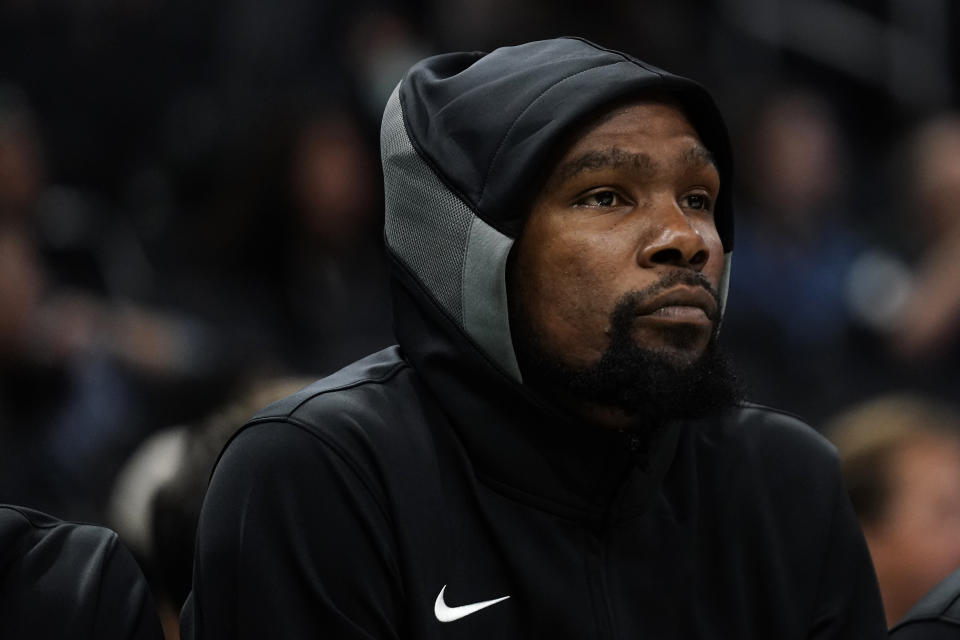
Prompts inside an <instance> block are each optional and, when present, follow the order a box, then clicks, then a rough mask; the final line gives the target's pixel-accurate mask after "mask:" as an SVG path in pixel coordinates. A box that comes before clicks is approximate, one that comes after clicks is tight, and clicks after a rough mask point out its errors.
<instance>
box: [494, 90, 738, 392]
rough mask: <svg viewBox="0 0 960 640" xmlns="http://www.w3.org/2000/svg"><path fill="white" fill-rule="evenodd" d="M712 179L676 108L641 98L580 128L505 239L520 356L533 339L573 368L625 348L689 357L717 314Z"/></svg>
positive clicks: (675, 360) (705, 339)
mask: <svg viewBox="0 0 960 640" xmlns="http://www.w3.org/2000/svg"><path fill="white" fill-rule="evenodd" d="M719 189H720V177H719V174H718V172H717V169H716V167H715V165H714V163H713V161H712V158H711V155H710V153H709V151H708V150H707V149H706V148H705V147H704V146H703V144H702V143H701V141H700V139H699V138H698V136H697V134H696V132H695V131H694V129H693V127H692V126H691V124H690V123H689V122H688V121H687V119H686V118H685V117H684V115H683V113H682V112H681V111H679V110H678V109H676V108H675V107H672V106H670V105H667V104H663V103H658V102H642V103H638V104H634V105H632V106H628V107H623V108H620V109H618V110H616V111H615V112H613V114H612V115H611V116H609V117H607V118H606V119H604V120H602V121H601V122H599V123H598V124H595V125H593V126H592V127H590V128H588V130H587V131H586V132H585V133H584V134H583V135H582V136H581V137H579V138H578V139H577V140H576V141H575V142H574V143H573V144H572V146H570V148H569V149H567V151H566V152H565V153H564V155H563V157H562V158H561V159H560V161H559V162H558V163H557V165H556V166H555V167H554V168H553V170H552V172H551V174H550V176H549V178H548V180H547V182H546V184H545V186H544V188H543V189H542V190H541V192H540V193H539V195H538V196H537V198H536V200H535V201H534V203H533V206H532V209H531V212H530V214H529V217H528V218H527V220H526V224H525V227H524V229H523V232H522V234H521V237H520V239H519V241H518V243H517V246H516V247H515V251H514V255H513V258H512V259H513V262H512V264H511V268H510V276H509V277H510V282H509V284H510V297H511V307H512V308H511V321H512V322H513V323H514V333H515V341H516V342H518V344H517V349H518V357H520V358H521V360H522V359H523V358H524V357H525V354H524V353H523V352H524V350H526V349H528V348H529V347H530V345H528V344H525V343H526V342H531V341H532V342H534V343H536V344H535V346H534V347H533V348H534V349H535V350H538V351H540V352H542V353H543V354H545V355H546V357H547V358H549V359H552V360H555V361H557V362H558V363H559V366H563V367H570V368H572V369H575V370H584V369H585V368H590V367H595V366H597V365H598V363H600V362H601V360H603V359H604V358H605V354H610V355H611V356H615V355H616V354H611V350H615V351H618V352H622V351H624V350H631V349H640V350H642V351H643V353H645V354H653V356H654V357H656V358H657V359H658V361H660V362H663V363H666V365H667V366H671V367H674V368H677V369H679V370H683V369H684V368H689V367H691V366H693V365H694V364H695V363H696V362H697V361H698V359H700V358H701V357H702V356H703V355H704V353H705V351H707V348H708V345H710V344H711V343H712V339H713V337H714V336H715V332H716V328H717V325H718V322H719V318H720V312H719V299H718V296H717V293H716V291H717V289H718V287H719V283H720V278H721V274H722V272H723V247H722V244H721V242H720V237H719V234H718V233H717V228H716V225H715V224H714V203H715V202H716V200H717V195H718V193H719ZM516 316H518V317H516ZM518 338H519V339H518ZM620 343H626V344H620ZM521 366H522V367H523V362H521ZM616 367H617V368H621V369H622V368H623V367H622V366H621V365H616ZM538 368H540V367H539V365H528V367H527V369H529V371H524V377H525V379H526V378H527V377H528V374H534V375H536V373H537V372H536V371H534V369H538Z"/></svg>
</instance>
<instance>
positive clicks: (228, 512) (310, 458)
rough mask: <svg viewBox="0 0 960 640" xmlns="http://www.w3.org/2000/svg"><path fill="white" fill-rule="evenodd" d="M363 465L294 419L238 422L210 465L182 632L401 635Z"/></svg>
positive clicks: (380, 515) (377, 503)
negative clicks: (241, 425)
mask: <svg viewBox="0 0 960 640" xmlns="http://www.w3.org/2000/svg"><path fill="white" fill-rule="evenodd" d="M378 491H379V490H378V487H377V480H376V477H375V475H374V474H373V473H372V472H371V470H370V469H368V468H364V466H363V465H362V464H359V463H358V462H357V461H356V460H355V459H353V458H352V457H350V456H348V455H346V453H345V452H344V451H343V449H342V448H339V447H337V446H336V443H334V442H333V441H332V440H330V439H329V438H325V437H324V435H323V434H321V433H317V432H316V431H315V430H308V429H306V428H303V427H301V426H300V425H298V424H295V423H293V422H282V421H273V422H266V423H260V424H254V425H251V426H248V427H246V429H244V430H243V431H241V432H240V433H239V435H237V436H236V437H235V438H234V440H233V441H232V442H231V443H230V444H229V445H228V446H227V448H226V449H225V451H224V453H223V455H222V456H221V459H220V461H219V462H218V464H217V467H216V470H215V471H214V474H213V476H212V479H211V482H210V486H209V490H208V493H207V496H206V498H205V501H204V506H203V510H202V512H201V517H200V523H199V528H198V537H197V549H196V556H195V559H194V583H193V593H192V594H191V597H190V599H189V600H188V602H187V604H186V605H185V607H184V610H183V612H182V615H181V626H182V631H183V634H184V638H185V639H187V640H189V639H190V638H198V639H204V640H208V639H220V638H222V639H227V638H230V639H242V638H251V639H252V638H257V639H258V640H259V639H260V638H345V639H346V638H350V639H354V638H355V639H360V638H363V639H369V640H372V639H377V640H380V639H383V640H386V639H390V638H399V637H401V636H402V633H401V630H400V627H401V625H402V620H400V611H401V610H402V608H401V604H400V603H401V599H402V592H401V589H402V588H401V586H400V580H399V577H398V576H399V570H398V566H397V562H398V560H397V558H396V552H395V545H394V543H393V533H392V527H391V525H390V518H389V514H388V513H386V511H385V510H384V509H383V507H382V504H384V501H383V500H382V498H381V497H379V496H378V495H377V494H378Z"/></svg>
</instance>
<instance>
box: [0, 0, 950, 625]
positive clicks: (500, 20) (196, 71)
mask: <svg viewBox="0 0 960 640" xmlns="http://www.w3.org/2000/svg"><path fill="white" fill-rule="evenodd" d="M556 35H581V36H584V37H587V38H589V39H592V40H595V41H597V42H599V43H601V44H604V45H606V46H609V47H613V48H617V49H622V50H625V51H627V52H629V53H631V54H634V55H636V56H638V57H640V58H642V59H644V60H647V61H649V62H652V63H653V64H656V65H658V66H662V67H664V68H667V69H669V70H671V71H674V72H676V73H680V74H683V75H688V76H691V77H693V78H695V79H697V80H699V81H700V82H701V83H702V84H704V85H706V86H707V87H708V88H709V89H710V90H711V91H712V92H713V93H714V95H715V97H716V99H717V101H718V103H719V105H720V107H721V110H722V111H723V112H724V113H725V114H726V116H727V118H728V121H729V125H730V127H731V130H732V134H733V139H734V140H735V143H736V146H737V159H738V176H737V183H736V184H735V185H734V187H735V189H736V194H737V195H736V199H737V202H738V214H737V215H738V222H737V232H736V234H737V249H736V252H735V254H734V261H733V284H732V287H731V294H730V302H729V306H728V313H727V317H726V321H725V325H724V329H723V332H722V341H723V342H724V343H725V344H726V346H727V348H728V349H729V350H730V351H732V352H733V353H734V355H735V357H736V359H737V361H738V362H739V363H740V365H741V370H742V376H743V378H744V380H745V382H746V384H747V386H748V388H749V389H750V390H751V394H750V395H751V397H752V398H753V399H755V400H757V401H759V402H762V403H765V404H770V405H773V406H776V407H778V408H783V409H786V410H789V411H792V412H795V413H798V414H799V415H800V416H801V417H803V418H804V419H806V420H807V421H808V422H810V423H811V424H813V425H814V426H815V427H817V428H825V427H826V425H828V424H829V423H830V422H831V421H832V420H834V418H835V417H836V416H838V415H839V414H841V413H842V412H845V411H848V410H852V409H853V408H855V407H858V406H860V405H862V404H863V403H869V402H871V401H872V400H873V399H875V398H878V397H880V396H889V395H890V394H909V395H910V397H911V398H913V399H914V400H916V402H915V403H914V404H909V403H908V405H909V406H908V410H906V411H905V412H904V413H902V414H896V415H903V416H905V417H904V418H903V420H902V421H903V422H909V420H911V419H912V418H913V417H915V416H916V415H918V413H922V410H921V409H918V408H917V407H919V406H927V405H928V404H935V405H937V406H938V407H940V406H941V405H942V404H950V403H953V402H955V401H956V399H957V398H956V396H957V394H956V389H957V385H958V382H960V357H958V356H960V340H958V338H960V260H957V259H956V256H957V255H960V116H958V114H957V110H958V97H960V96H958V78H960V37H958V36H960V4H958V3H955V2H950V1H949V0H875V1H867V0H806V1H801V0H674V1H673V2H670V3H662V2H653V1H644V0H594V1H593V2H590V3H584V4H572V5H571V4H570V3H559V2H548V1H547V0H527V1H526V2H523V3H517V2H509V1H508V0H444V1H437V0H407V1H406V2H401V1H399V0H396V1H388V0H354V1H353V2H350V3H345V2H331V1H330V0H273V1H272V2H261V1H260V0H206V1H205V2H192V1H191V2H188V1H186V0H0V502H10V503H16V504H22V505H27V506H31V507H34V508H38V509H41V510H44V511H48V512H50V513H52V514H54V515H57V516H59V517H63V518H69V519H78V520H84V521H88V522H95V523H100V524H106V525H108V526H111V527H113V528H115V529H118V530H119V531H120V533H121V535H122V536H123V537H124V539H125V540H126V541H127V543H128V544H129V545H130V546H131V547H132V548H133V549H134V551H135V552H136V553H137V554H138V557H139V558H140V559H141V561H142V563H143V564H144V567H145V570H146V571H147V573H148V576H149V577H150V579H151V581H152V582H153V584H154V588H155V592H156V593H157V594H158V599H159V600H161V601H162V602H163V603H166V604H165V606H167V607H168V609H169V611H175V610H176V609H177V608H178V606H179V603H180V601H181V600H182V596H183V594H184V593H185V590H186V588H187V585H188V584H189V557H190V553H191V545H192V526H193V522H194V518H195V514H196V510H197V509H199V501H200V499H201V498H202V493H203V487H204V484H205V481H206V474H207V473H208V471H209V467H210V464H211V463H212V460H213V458H214V457H215V456H216V453H217V451H218V450H219V447H220V446H222V444H223V442H224V441H225V439H226V438H227V437H229V434H230V432H231V430H232V429H234V428H236V427H237V426H238V424H240V423H241V422H242V421H243V418H244V417H245V416H247V415H249V414H250V413H252V412H254V411H255V410H256V409H257V408H258V407H259V406H261V405H263V404H266V403H267V402H268V401H269V400H271V399H272V398H274V397H277V396H279V395H282V394H283V393H285V392H287V391H289V390H291V389H293V388H296V387H297V386H298V385H302V384H305V383H306V382H308V381H309V380H311V379H313V378H316V377H320V376H322V375H323V374H325V373H328V372H330V371H332V370H334V369H336V368H338V367H340V366H341V365H343V364H345V363H347V362H349V361H351V360H353V359H355V358H357V357H359V356H362V355H365V354H366V353H369V352H372V351H374V350H377V349H379V348H381V347H383V346H386V345H388V344H390V343H391V342H392V338H391V334H390V325H391V319H390V309H389V297H388V294H387V278H386V267H385V260H384V256H383V253H382V250H381V246H380V235H381V231H380V223H381V216H382V185H381V178H380V173H379V172H380V169H379V161H378V158H379V151H378V128H379V118H380V115H381V111H382V108H383V105H384V103H385V101H386V98H387V96H388V94H389V92H390V91H391V90H392V88H393V86H394V85H395V84H396V82H397V81H398V80H399V79H400V77H401V76H402V73H403V72H404V70H405V69H406V68H407V67H408V66H410V65H411V64H412V63H413V62H415V61H416V60H418V59H420V58H421V57H424V56H426V55H429V54H432V53H439V52H443V51H449V50H471V49H477V50H489V49H491V48H494V47H496V46H499V45H505V44H513V43H518V42H522V41H526V40H531V39H537V38H541V37H552V36H556ZM898 397H900V396H898ZM898 406H899V405H898ZM910 407H913V408H914V409H916V411H914V412H912V411H913V410H912V409H910ZM950 411H952V407H948V408H946V409H943V411H941V413H940V414H938V415H946V416H952V415H953V414H952V413H950ZM885 415H886V414H885ZM944 421H945V422H949V423H950V426H949V428H950V429H958V428H960V425H958V424H957V423H956V421H951V420H950V419H947V418H944V419H943V420H941V422H944ZM938 433H939V432H938ZM928 449H929V450H931V451H936V450H938V449H939V450H941V451H942V448H938V447H932V448H930V447H928ZM951 451H952V449H951ZM917 455H922V454H917ZM951 460H952V462H951V464H956V465H958V466H957V469H960V454H958V455H957V456H956V457H954V458H951ZM890 465H893V463H890ZM925 466H926V467H929V466H931V465H923V464H920V465H918V468H920V469H923V468H924V467H925ZM884 468H886V467H884ZM891 473H892V472H891ZM891 477H892V476H891ZM881 481H882V482H881V483H885V484H884V486H885V487H887V489H890V486H893V485H892V484H891V483H893V480H891V479H890V478H887V479H884V478H881ZM890 491H893V490H892V489H890ZM941 502H943V501H941ZM947 502H949V500H947ZM957 502H958V505H960V498H958V499H957ZM944 504H946V503H944ZM950 504H953V503H950ZM951 508H952V507H951ZM941 511H943V510H942V509H941ZM948 511H949V509H948ZM956 511H957V513H960V506H956ZM951 513H953V512H951ZM948 515H949V514H948ZM944 517H946V516H944ZM947 537H948V538H950V536H947ZM950 539H951V540H952V538H950ZM948 556H949V557H950V558H953V556H952V555H950V554H949V553H946V552H945V554H944V555H943V557H948ZM955 561H956V562H957V563H960V556H958V557H957V558H956V560H955ZM951 562H954V560H952V559H951V560H949V561H946V560H940V564H941V565H944V564H950V563H951ZM947 570H948V568H947V569H943V571H942V572H941V573H943V574H945V573H946V571H947ZM933 573H934V574H936V573H937V571H934V572H933ZM928 579H930V578H929V577H928ZM170 633H174V632H173V631H172V628H171V631H170Z"/></svg>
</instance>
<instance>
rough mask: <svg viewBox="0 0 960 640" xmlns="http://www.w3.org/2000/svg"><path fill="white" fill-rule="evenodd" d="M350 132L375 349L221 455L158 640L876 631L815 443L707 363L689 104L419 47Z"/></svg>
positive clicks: (573, 72)
mask: <svg viewBox="0 0 960 640" xmlns="http://www.w3.org/2000/svg"><path fill="white" fill-rule="evenodd" d="M381 141H382V151H383V164H384V175H385V184H386V203H387V204H386V207H387V211H386V234H385V235H386V242H387V245H388V248H389V251H390V255H391V258H392V267H393V269H392V276H393V293H394V299H393V302H394V324H395V330H396V333H397V340H398V346H397V347H393V348H390V349H387V350H386V351H382V352H380V353H377V354H374V355H373V356H370V357H368V358H366V359H364V360H361V361H360V362H358V363H355V364H354V365H352V366H350V367H347V368H346V369H344V370H343V371H341V372H339V373H337V374H335V375H333V376H331V377H330V378H327V379H325V380H322V381H320V382H318V383H316V384H315V385H313V386H311V387H309V388H307V389H305V390H303V391H301V392H299V393H297V394H295V395H293V396H291V397H290V398H288V399H286V400H283V401H281V402H279V403H277V404H275V405H272V406H271V407H269V408H267V409H265V410H264V411H263V412H261V413H260V414H258V416H257V417H255V418H254V419H253V420H252V421H251V422H249V423H248V424H247V425H246V426H245V427H244V428H243V429H242V430H241V431H240V432H239V433H238V434H237V435H236V436H235V437H234V438H233V440H232V442H231V443H229V444H228V445H227V447H226V449H225V450H224V452H223V454H222V455H221V458H220V460H219V462H218V464H217V468H216V470H215V472H214V474H213V476H212V479H211V484H210V486H209V492H208V494H207V498H206V502H205V504H204V508H203V512H202V514H201V519H200V525H199V534H198V543H197V544H198V546H197V552H196V556H195V571H194V585H193V595H192V601H188V603H187V605H186V606H185V608H184V612H183V616H182V625H183V628H184V632H185V635H186V637H197V638H236V637H240V638H246V637H250V638H253V637H258V636H264V635H268V636H270V637H283V638H294V637H297V638H306V637H324V638H378V639H379V638H409V639H413V638H416V639H423V638H441V637H459V638H576V639H581V638H596V637H603V638H607V637H609V638H614V637H616V638H641V637H643V638H658V639H667V638H724V639H730V638H738V639H745V638H765V639H767V638H778V639H788V638H845V639H851V638H879V637H882V636H883V633H884V627H883V614H882V611H881V606H880V603H879V598H878V595H877V590H876V582H875V578H874V575H873V571H872V568H871V566H870V563H869V558H868V556H867V551H866V548H865V546H864V543H863V539H862V536H861V534H860V531H859V529H858V527H857V524H856V521H855V519H854V516H853V513H852V510H851V509H850V506H849V502H848V501H847V499H846V497H845V495H844V492H843V489H842V486H841V482H840V478H839V471H838V469H837V465H836V460H835V456H834V454H833V451H832V449H831V448H830V447H829V445H827V444H825V442H824V441H823V440H822V439H821V438H819V437H818V436H816V435H815V434H814V433H813V432H812V431H811V430H810V429H809V428H808V427H806V426H804V425H802V424H801V423H799V422H798V421H796V420H794V419H792V418H789V417H786V416H783V415H781V414H777V413H774V412H771V411H769V410H766V409H760V408H756V407H747V406H740V405H736V404H735V395H736V394H735V393H734V392H733V389H732V385H731V384H730V382H729V376H728V375H727V374H726V372H725V367H724V365H723V362H722V358H720V357H719V356H718V355H717V352H716V349H715V343H716V333H717V326H718V323H719V320H720V313H721V309H722V307H723V301H724V300H723V299H724V295H723V292H724V291H725V289H726V277H727V274H728V264H727V263H728V261H727V256H725V254H724V252H725V251H727V252H728V251H729V249H730V248H731V247H732V240H733V236H732V213H731V206H730V181H731V170H730V150H729V144H728V141H727V137H726V132H725V128H724V125H723V122H722V120H721V118H720V115H719V113H718V112H717V110H716V108H715V106H714V105H713V102H712V100H711V99H710V98H709V96H708V95H707V93H706V92H705V91H704V90H703V89H702V88H701V87H700V86H699V85H696V84H694V83H693V82H691V81H689V80H685V79H682V78H679V77H676V76H673V75H670V74H668V73H666V72H664V71H661V70H658V69H655V68H653V67H651V66H649V65H647V64H645V63H643V62H640V61H638V60H635V59H633V58H631V57H629V56H625V55H623V54H620V53H617V52H613V51H609V50H605V49H603V48H601V47H597V46H595V45H593V44H590V43H588V42H584V41H582V40H578V39H559V40H551V41H544V42H534V43H530V44H526V45H521V46H518V47H509V48H504V49H498V50H496V51H494V52H492V53H490V54H480V53H470V54H450V55H442V56H438V57H434V58H430V59H427V60H425V61H423V62H421V63H419V64H418V65H416V66H415V67H414V68H413V69H411V70H410V72H409V73H408V74H407V75H406V77H405V78H404V80H403V81H402V82H401V83H400V85H399V86H398V88H397V90H396V91H395V93H394V94H393V96H392V97H391V99H390V101H389V102H388V104H387V108H386V112H385V115H384V121H383V127H382V137H381Z"/></svg>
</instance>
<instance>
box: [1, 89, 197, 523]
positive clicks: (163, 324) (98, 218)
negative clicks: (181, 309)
mask: <svg viewBox="0 0 960 640" xmlns="http://www.w3.org/2000/svg"><path fill="white" fill-rule="evenodd" d="M42 147H43V140H42V136H41V132H40V131H39V128H38V127H37V125H36V122H35V120H34V118H33V115H32V110H31V109H30V106H29V105H28V104H27V102H26V100H25V98H24V97H23V94H22V92H20V91H19V90H18V89H16V88H15V87H11V86H0V300H2V305H0V307H2V308H0V502H9V503H14V504H21V505H25V506H30V507H34V508H38V509H41V510H43V511H45V512H48V513H51V514H55V515H56V516H57V517H66V518H69V519H77V520H88V521H99V520H100V519H101V516H102V511H101V509H102V506H103V504H102V503H103V499H104V494H105V490H106V488H107V487H108V486H109V484H110V481H111V478H112V474H113V472H114V471H115V469H116V467H117V466H118V465H119V463H120V461H121V460H122V457H123V456H124V455H125V453H126V451H128V450H129V449H130V448H131V447H132V446H134V445H135V444H136V442H137V441H138V440H139V439H140V438H142V437H143V436H144V435H145V434H146V433H147V432H149V431H150V429H151V428H152V427H153V426H154V424H155V423H154V421H155V420H156V421H159V420H161V419H163V418H164V415H165V413H166V412H167V411H169V410H171V409H172V410H173V412H174V413H176V411H177V410H183V409H186V408H187V407H189V406H191V403H192V401H191V395H190V394H189V393H186V392H183V393H179V394H178V395H177V400H178V402H177V403H176V404H173V403H169V402H157V398H156V397H155V396H154V395H153V394H154V393H155V391H156V389H157V388H165V387H164V385H172V384H175V383H180V382H182V381H190V382H191V383H192V386H193V387H194V388H199V387H200V385H198V384H196V382H197V380H199V379H200V378H202V376H203V375H205V372H206V371H207V363H208V362H209V361H210V360H209V359H210V357H211V353H212V352H215V345H216V342H215V341H214V340H212V339H208V338H210V336H209V334H208V332H206V330H205V328H204V327H203V326H202V325H200V324H199V323H196V322H193V321H192V320H191V319H189V318H186V317H184V316H181V315H178V314H177V313H175V312H170V311H165V310H164V311H161V310H159V309H157V308H153V307H150V306H147V305H144V304H141V303H140V302H138V301H137V300H136V298H135V296H134V295H133V294H134V293H135V292H134V291H131V290H129V289H126V288H124V287H123V286H122V285H121V284H119V282H120V281H122V280H123V276H125V275H129V274H130V272H132V271H135V270H136V268H137V267H138V266H140V265H138V264H131V263H129V262H128V261H127V260H126V259H125V258H124V256H129V254H130V253H131V249H132V250H133V251H132V252H133V253H135V248H136V247H135V242H133V240H135V238H134V239H131V238H129V237H127V236H124V235H123V233H121V232H120V231H122V229H121V228H120V227H118V226H117V225H115V224H113V222H112V217H111V216H110V215H109V213H108V212H107V211H106V209H105V208H104V207H102V206H100V204H101V203H97V202H96V201H94V200H92V199H90V198H87V197H86V196H85V195H84V194H82V193H81V192H79V191H76V190H73V189H70V188H67V187H65V186H62V185H58V184H56V183H54V182H52V181H51V176H50V175H48V172H47V169H46V167H45V164H44V154H43V153H42ZM120 240H122V241H123V242H119V241H120ZM128 240H130V242H127V241H128ZM117 247H120V248H122V249H123V251H120V250H118V249H117ZM124 251H126V252H127V253H126V254H124ZM185 386H186V385H183V386H181V387H180V390H183V388H184V387H185Z"/></svg>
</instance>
